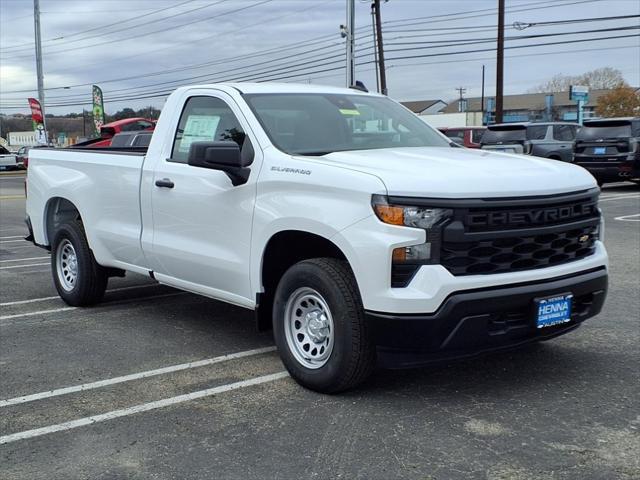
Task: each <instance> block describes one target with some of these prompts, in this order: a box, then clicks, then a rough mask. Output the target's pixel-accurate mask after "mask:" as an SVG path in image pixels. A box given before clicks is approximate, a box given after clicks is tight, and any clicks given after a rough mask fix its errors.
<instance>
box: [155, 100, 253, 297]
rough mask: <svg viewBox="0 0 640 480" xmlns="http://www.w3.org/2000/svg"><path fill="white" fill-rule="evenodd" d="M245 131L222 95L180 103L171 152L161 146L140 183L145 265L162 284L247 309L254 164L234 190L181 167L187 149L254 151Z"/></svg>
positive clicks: (210, 174)
mask: <svg viewBox="0 0 640 480" xmlns="http://www.w3.org/2000/svg"><path fill="white" fill-rule="evenodd" d="M246 126H247V123H246V120H245V119H244V117H243V116H242V114H241V112H240V110H239V108H238V106H237V105H236V104H235V102H234V101H233V99H231V98H230V97H228V96H227V95H226V94H224V93H222V92H220V94H219V96H212V95H211V93H210V91H209V92H208V93H207V94H206V95H193V96H190V97H187V98H186V101H185V102H184V108H183V109H182V113H181V115H180V119H179V121H178V124H177V126H176V128H175V130H174V131H173V132H172V133H173V139H172V140H173V141H172V144H171V145H169V143H168V141H169V140H168V139H167V140H166V141H167V144H166V145H167V149H166V150H167V151H169V150H170V152H169V155H168V156H166V158H159V159H157V160H156V163H155V167H154V171H153V172H151V174H152V179H151V182H148V184H149V183H150V184H151V187H150V188H151V212H152V217H153V220H152V222H153V229H152V231H151V233H150V235H151V236H152V240H151V243H152V245H151V252H150V253H149V254H147V257H148V260H149V262H150V264H151V265H152V268H153V270H154V274H155V276H156V278H157V279H158V280H159V281H161V282H163V283H167V284H170V285H175V286H177V287H180V288H184V289H187V290H191V291H194V292H197V293H202V294H204V295H209V296H212V297H215V298H220V299H223V300H226V301H229V302H231V303H236V304H240V305H244V306H253V303H254V301H255V298H252V295H251V293H250V279H249V265H250V263H249V254H250V244H251V221H252V216H253V206H254V202H255V195H256V186H255V179H256V178H257V173H258V171H257V168H255V167H256V164H257V162H256V161H255V159H254V163H253V164H252V173H251V175H250V177H249V181H248V182H247V183H245V184H244V185H239V186H235V187H234V186H233V185H232V184H231V180H230V179H229V177H228V176H227V174H226V173H224V172H222V171H219V170H212V169H209V168H201V167H194V166H190V165H188V164H187V155H188V153H189V147H190V145H191V143H193V142H195V141H223V140H231V141H235V142H236V143H238V144H239V145H240V146H241V148H243V149H245V148H250V146H251V144H253V145H256V143H255V140H254V142H251V139H250V135H248V134H247V133H245V132H247V131H248V129H247V128H246ZM255 151H256V153H255V154H256V155H260V152H259V149H258V148H255ZM243 153H244V152H243ZM147 178H148V177H147ZM147 232H148V230H147ZM148 236H149V233H148V234H147V238H148ZM143 244H144V238H143ZM145 253H146V252H145Z"/></svg>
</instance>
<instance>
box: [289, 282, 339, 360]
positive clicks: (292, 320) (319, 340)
mask: <svg viewBox="0 0 640 480" xmlns="http://www.w3.org/2000/svg"><path fill="white" fill-rule="evenodd" d="M284 333H285V338H286V339H287V345H288V347H289V351H291V353H292V354H293V356H294V357H295V359H296V360H297V361H298V363H300V364H301V365H302V366H304V367H306V368H311V369H317V368H320V367H322V366H323V365H324V364H325V363H327V361H328V360H329V357H330V356H331V352H332V351H333V342H334V328H333V317H332V316H331V310H329V306H328V305H327V302H326V301H325V300H324V298H322V295H320V294H319V293H318V292H317V291H315V290H314V289H312V288H309V287H302V288H299V289H297V290H296V291H295V292H293V293H292V294H291V295H290V296H289V300H287V305H286V306H285V309H284Z"/></svg>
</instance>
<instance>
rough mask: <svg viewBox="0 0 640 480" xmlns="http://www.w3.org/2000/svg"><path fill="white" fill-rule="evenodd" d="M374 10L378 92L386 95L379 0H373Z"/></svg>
mask: <svg viewBox="0 0 640 480" xmlns="http://www.w3.org/2000/svg"><path fill="white" fill-rule="evenodd" d="M372 7H373V8H375V10H376V37H377V40H378V65H379V69H380V92H381V93H382V94H383V95H387V93H388V91H387V73H386V71H385V68H384V44H383V42H382V20H381V17H380V0H373V5H372Z"/></svg>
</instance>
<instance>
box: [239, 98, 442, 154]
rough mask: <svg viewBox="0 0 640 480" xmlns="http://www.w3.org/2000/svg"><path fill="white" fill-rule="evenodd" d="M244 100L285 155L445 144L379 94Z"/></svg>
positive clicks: (439, 137)
mask: <svg viewBox="0 0 640 480" xmlns="http://www.w3.org/2000/svg"><path fill="white" fill-rule="evenodd" d="M244 98H245V100H246V101H247V103H248V104H249V107H250V108H251V109H252V110H253V112H254V113H255V115H256V117H257V118H258V120H259V121H260V124H261V125H262V128H264V130H265V132H266V133H267V135H268V136H269V138H270V140H271V141H272V142H273V144H274V145H275V146H276V147H278V149H280V150H282V151H283V152H285V153H288V154H291V155H326V154H328V153H331V152H337V151H346V150H371V149H381V148H397V147H450V146H451V145H450V143H449V142H448V141H447V140H446V139H445V138H443V137H442V136H441V135H440V134H439V133H437V132H436V131H435V130H434V129H432V128H431V127H430V126H428V125H427V124H426V123H424V122H423V121H422V120H420V119H419V118H418V117H417V116H416V115H415V114H413V113H411V112H410V111H408V110H406V109H405V108H403V107H402V106H400V105H398V104H397V103H395V102H393V101H392V100H389V99H388V98H385V97H374V96H368V95H357V94H356V95H342V94H317V93H294V94H284V93H282V94H279V93H274V94H271V93H270V94H245V95H244Z"/></svg>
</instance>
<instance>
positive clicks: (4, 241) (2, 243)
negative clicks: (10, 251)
mask: <svg viewBox="0 0 640 480" xmlns="http://www.w3.org/2000/svg"><path fill="white" fill-rule="evenodd" d="M18 242H26V240H25V239H24V238H23V239H22V240H2V241H0V245H4V244H5V243H18Z"/></svg>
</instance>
